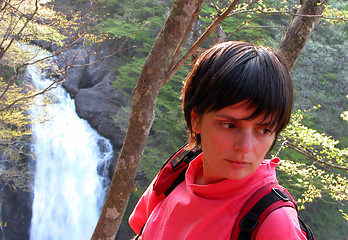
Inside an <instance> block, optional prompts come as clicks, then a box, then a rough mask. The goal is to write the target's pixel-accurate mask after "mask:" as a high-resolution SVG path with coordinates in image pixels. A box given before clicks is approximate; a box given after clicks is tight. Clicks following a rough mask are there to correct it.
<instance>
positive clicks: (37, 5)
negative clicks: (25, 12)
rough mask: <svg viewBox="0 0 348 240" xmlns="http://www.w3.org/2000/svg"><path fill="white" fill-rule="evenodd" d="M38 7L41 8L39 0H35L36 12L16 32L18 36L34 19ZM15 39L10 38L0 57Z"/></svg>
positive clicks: (1, 56)
mask: <svg viewBox="0 0 348 240" xmlns="http://www.w3.org/2000/svg"><path fill="white" fill-rule="evenodd" d="M38 9H39V4H38V0H35V10H34V12H33V13H32V14H31V15H30V16H29V17H28V18H27V20H26V22H25V23H24V25H23V26H22V28H21V29H20V30H19V31H18V32H17V34H16V35H17V36H19V35H20V34H21V33H22V32H23V31H24V29H25V28H26V27H27V25H28V23H29V22H30V21H32V19H33V18H34V16H35V14H36V13H37V11H38ZM14 40H15V38H12V39H11V40H10V43H9V44H8V45H7V46H6V48H5V49H4V50H2V51H1V52H0V59H2V58H3V56H4V54H5V53H6V52H7V50H8V49H9V48H10V47H11V45H12V44H13V42H14Z"/></svg>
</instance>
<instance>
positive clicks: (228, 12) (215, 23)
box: [162, 0, 239, 86]
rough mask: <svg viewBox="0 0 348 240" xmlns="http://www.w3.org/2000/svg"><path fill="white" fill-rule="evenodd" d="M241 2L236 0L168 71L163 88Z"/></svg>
mask: <svg viewBox="0 0 348 240" xmlns="http://www.w3.org/2000/svg"><path fill="white" fill-rule="evenodd" d="M238 2H239V0H234V1H233V2H232V3H231V5H230V6H229V7H228V8H227V9H226V10H225V11H224V12H223V13H222V14H221V15H220V16H218V17H217V18H216V19H215V21H214V22H213V23H212V24H211V25H210V26H209V27H208V29H207V30H206V31H205V32H204V33H203V34H202V36H201V37H200V38H199V39H198V40H197V41H196V42H195V43H194V44H193V45H192V46H191V48H190V49H189V50H188V51H187V52H186V54H185V55H184V56H182V57H181V58H180V60H179V61H178V62H176V64H175V65H174V66H173V67H172V68H171V69H170V70H169V71H166V78H165V79H164V80H163V81H162V86H163V85H165V84H166V83H167V82H168V81H169V80H170V79H171V78H172V77H173V76H174V75H175V73H176V72H177V71H178V70H179V68H180V67H181V66H182V65H183V64H184V63H185V62H186V60H187V59H188V58H189V57H190V56H191V54H192V53H193V52H194V51H196V49H197V48H198V46H200V45H201V44H202V43H203V42H204V41H205V39H207V37H208V36H209V34H210V33H211V32H213V31H214V30H215V28H216V27H217V26H218V25H219V23H221V22H222V20H224V19H225V18H226V17H227V16H228V15H229V14H230V13H231V12H232V10H233V9H234V8H235V7H236V5H237V3H238Z"/></svg>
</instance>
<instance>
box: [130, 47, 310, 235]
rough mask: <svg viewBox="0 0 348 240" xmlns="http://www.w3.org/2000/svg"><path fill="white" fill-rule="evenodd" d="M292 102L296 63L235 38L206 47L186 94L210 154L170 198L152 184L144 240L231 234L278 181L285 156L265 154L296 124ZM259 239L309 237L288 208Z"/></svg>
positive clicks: (141, 220) (195, 128)
mask: <svg viewBox="0 0 348 240" xmlns="http://www.w3.org/2000/svg"><path fill="white" fill-rule="evenodd" d="M292 105H293V83H292V79H291V77H290V74H289V71H288V68H287V66H286V64H285V62H284V61H283V60H282V59H281V58H280V57H279V56H278V55H277V54H275V53H274V52H273V51H272V50H271V49H269V48H265V47H261V46H260V47H257V46H254V45H252V44H249V43H245V42H236V41H233V42H225V43H221V44H218V45H216V46H214V47H212V48H210V49H208V50H207V51H206V52H204V53H203V54H202V55H201V56H200V58H199V59H198V60H197V62H196V64H195V66H194V68H193V70H192V72H191V74H190V75H189V76H188V78H187V80H186V83H185V86H184V88H183V92H182V108H183V111H184V117H185V121H186V124H187V127H188V131H189V133H190V138H189V148H200V149H201V150H202V153H201V154H200V155H199V156H198V157H196V158H195V159H194V160H193V161H192V162H191V163H190V165H189V167H188V169H187V171H186V176H185V180H184V181H183V182H182V183H180V184H179V185H178V186H177V187H176V188H175V189H174V190H173V191H172V192H171V193H170V194H169V195H168V196H167V197H164V195H160V196H157V194H156V193H155V192H154V191H153V184H151V185H150V186H149V187H148V189H147V190H146V192H145V193H144V195H143V196H142V198H141V199H140V200H139V202H138V204H137V206H136V207H135V209H134V211H133V213H132V215H131V216H130V219H129V223H130V226H131V227H132V229H133V230H134V231H135V232H136V233H137V234H139V233H140V231H141V230H142V233H141V239H143V240H171V239H173V240H174V239H175V240H178V239H179V240H182V239H189V240H195V239H197V240H198V239H200V240H202V239H213V240H227V239H230V237H231V232H232V229H233V226H234V224H235V222H236V218H237V216H238V214H239V212H240V210H241V208H242V206H243V205H244V203H245V202H246V201H247V200H248V198H249V197H250V196H251V195H252V194H253V193H254V192H255V191H257V190H258V189H260V188H261V187H263V186H265V185H268V184H272V183H277V179H276V174H275V167H276V166H277V165H278V164H279V163H280V160H279V159H277V158H275V159H272V160H264V157H265V156H266V155H267V153H268V152H269V151H270V150H271V148H272V147H273V145H274V143H275V141H276V138H277V136H278V134H279V133H280V132H281V131H282V130H283V129H284V128H285V127H286V125H287V124H288V122H289V118H290V115H291V111H292ZM155 181H156V178H155V179H154V182H155ZM142 228H143V229H142ZM256 239H257V240H268V239H269V240H276V239H282V240H283V239H294V240H295V239H296V240H298V239H306V237H305V236H304V235H303V234H302V231H301V229H300V226H299V223H298V219H297V212H296V210H295V209H293V208H289V207H282V208H279V209H277V210H275V211H273V212H271V213H270V214H269V215H268V216H267V218H266V219H265V220H264V222H263V223H262V224H261V226H260V228H259V230H258V231H257V233H256Z"/></svg>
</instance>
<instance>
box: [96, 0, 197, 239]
mask: <svg viewBox="0 0 348 240" xmlns="http://www.w3.org/2000/svg"><path fill="white" fill-rule="evenodd" d="M202 2H203V1H202V0H176V1H175V2H174V4H173V8H172V10H171V12H170V14H169V16H168V18H167V20H166V22H165V24H164V26H163V28H162V30H161V32H160V33H159V35H158V36H157V38H156V41H155V43H154V45H153V47H152V50H151V52H150V54H149V55H148V57H147V60H146V62H145V64H144V66H143V69H142V72H141V75H140V77H139V79H138V84H137V86H136V87H135V90H134V98H133V105H132V111H131V116H130V122H129V127H128V131H127V135H126V138H125V141H124V143H123V147H122V150H121V153H120V157H119V159H118V162H117V166H116V169H115V172H114V176H113V178H112V182H111V185H110V189H109V193H108V195H107V198H106V200H105V203H104V207H103V210H102V213H101V216H100V218H99V221H98V224H97V226H96V228H95V231H94V234H93V236H92V239H94V240H97V239H110V240H113V239H114V238H115V236H116V233H117V231H118V228H119V225H120V223H121V220H122V217H123V215H124V212H125V209H126V206H127V203H128V199H129V196H130V193H131V192H132V191H133V190H134V179H135V175H136V172H137V169H138V165H139V161H140V157H141V155H142V153H143V150H144V147H145V143H146V141H147V138H148V134H149V131H150V127H151V125H152V122H153V119H154V116H155V113H154V111H155V105H156V99H157V96H158V92H159V90H160V88H161V85H162V81H163V79H165V74H166V72H165V70H166V68H167V67H168V64H169V60H170V58H171V57H172V54H173V52H174V51H175V49H176V48H177V45H178V41H179V40H180V39H181V38H182V37H183V36H184V34H185V32H186V31H185V30H186V29H187V27H188V26H187V25H188V23H189V22H192V21H190V19H191V16H192V15H193V14H194V12H195V11H198V12H199V10H200V7H201V5H202ZM190 27H191V26H190Z"/></svg>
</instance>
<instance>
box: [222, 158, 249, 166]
mask: <svg viewBox="0 0 348 240" xmlns="http://www.w3.org/2000/svg"><path fill="white" fill-rule="evenodd" d="M226 161H227V162H228V163H229V164H230V165H232V167H234V168H244V167H246V166H247V165H249V163H248V162H245V161H242V160H230V159H226Z"/></svg>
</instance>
